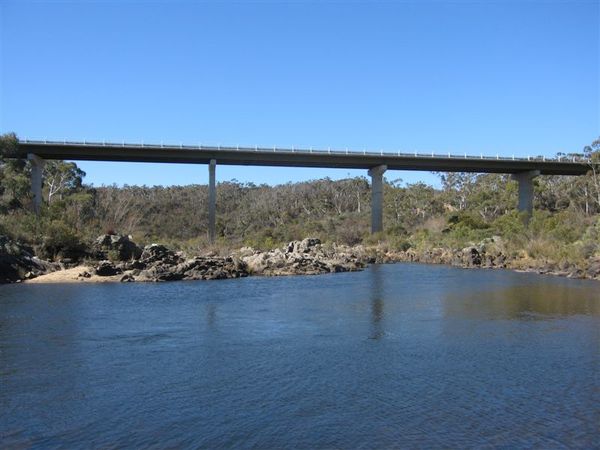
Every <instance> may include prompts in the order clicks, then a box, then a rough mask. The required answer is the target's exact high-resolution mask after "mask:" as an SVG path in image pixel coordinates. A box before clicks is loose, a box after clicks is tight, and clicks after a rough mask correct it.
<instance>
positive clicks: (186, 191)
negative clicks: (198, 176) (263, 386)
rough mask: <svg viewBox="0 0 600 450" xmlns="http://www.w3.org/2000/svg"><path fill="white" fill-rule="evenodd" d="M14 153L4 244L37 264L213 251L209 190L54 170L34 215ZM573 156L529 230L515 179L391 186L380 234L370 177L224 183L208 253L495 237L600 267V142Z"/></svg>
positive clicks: (447, 179) (403, 246) (5, 147)
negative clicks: (158, 251)
mask: <svg viewBox="0 0 600 450" xmlns="http://www.w3.org/2000/svg"><path fill="white" fill-rule="evenodd" d="M17 145H18V139H17V137H16V136H15V135H14V134H6V135H3V136H1V137H0V147H1V158H0V234H1V235H7V236H8V237H10V238H12V239H15V240H18V241H21V242H23V243H25V244H27V245H29V246H31V247H32V248H33V249H34V250H35V252H36V254H37V255H38V256H39V257H41V258H44V259H49V260H59V259H62V258H71V259H73V258H74V259H77V258H81V257H82V255H84V254H85V251H86V249H87V248H88V246H89V244H90V243H91V242H92V241H93V239H94V238H95V237H96V236H98V235H100V234H103V233H107V232H108V233H111V232H119V233H124V234H130V235H132V236H133V239H134V240H135V241H137V242H140V243H150V242H160V243H164V244H167V245H169V246H170V247H172V248H176V249H181V250H186V251H188V252H191V253H194V252H196V253H198V252H203V251H206V249H208V248H211V247H210V246H209V244H208V239H207V223H208V207H207V202H208V189H207V186H202V185H190V186H170V187H163V186H152V187H149V186H123V187H117V186H102V187H91V186H88V185H86V184H84V182H83V180H84V177H85V173H84V172H83V171H82V170H81V169H79V168H78V167H77V165H76V164H74V163H67V162H64V161H48V162H47V164H46V166H45V168H44V189H43V194H44V200H45V201H44V205H43V208H42V212H41V215H40V216H39V217H36V216H35V215H34V214H32V213H31V212H30V211H31V203H32V197H31V194H30V184H29V183H30V170H31V168H30V164H29V162H28V161H24V160H19V159H14V158H11V155H12V154H14V150H15V148H16V146H17ZM569 156H570V157H572V156H576V157H585V158H589V159H590V161H591V163H590V172H589V173H588V175H586V176H583V177H564V176H543V177H538V178H536V179H535V212H534V215H533V217H532V219H531V221H530V223H529V226H528V227H526V226H525V225H524V223H523V217H521V216H520V215H519V213H518V212H517V211H516V204H517V185H516V182H514V181H512V180H511V179H510V176H508V175H496V174H469V173H448V174H442V175H440V177H441V185H442V188H441V189H435V188H433V187H431V186H428V185H426V184H424V183H413V184H406V183H403V182H402V180H390V179H389V178H388V179H387V180H386V182H385V186H384V189H385V192H384V223H385V228H386V231H385V232H384V233H381V234H378V235H371V234H370V232H369V228H370V190H369V184H368V181H367V179H366V178H365V177H356V178H348V179H345V180H339V181H333V180H330V179H328V178H325V179H320V180H313V181H307V182H300V183H288V184H284V185H279V186H268V185H255V184H252V183H239V182H237V181H236V180H232V181H227V182H222V183H219V185H218V189H217V203H218V206H217V210H218V213H217V233H218V242H217V244H216V246H215V247H213V249H214V250H221V251H223V252H226V251H229V250H231V249H234V248H239V247H242V246H251V247H254V248H257V249H263V250H266V249H270V248H274V247H276V246H280V245H282V244H283V243H285V242H288V241H292V240H300V239H303V238H304V237H307V236H318V237H319V238H320V239H321V240H323V241H324V242H337V243H342V244H348V245H357V244H365V245H374V244H381V245H384V246H387V247H389V248H390V249H392V250H408V249H413V250H414V251H415V252H422V251H426V250H428V249H431V248H448V249H460V248H464V247H466V246H468V245H471V244H473V243H477V242H480V241H482V240H484V239H486V238H491V237H493V236H500V237H501V238H502V241H503V242H504V246H505V252H506V254H507V256H509V257H513V258H517V257H520V258H529V259H532V260H538V261H552V262H555V263H561V262H569V263H571V264H579V263H582V262H583V261H585V260H589V259H590V258H596V257H600V244H599V242H600V173H599V168H600V138H599V139H598V140H596V141H594V142H593V143H592V144H591V145H590V146H588V147H586V148H585V149H583V152H582V153H581V154H577V155H569Z"/></svg>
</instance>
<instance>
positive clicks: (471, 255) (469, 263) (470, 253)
mask: <svg viewBox="0 0 600 450" xmlns="http://www.w3.org/2000/svg"><path fill="white" fill-rule="evenodd" d="M462 262H463V265H465V266H466V267H475V266H477V267H479V266H481V254H480V253H479V250H478V249H477V247H467V248H463V249H462Z"/></svg>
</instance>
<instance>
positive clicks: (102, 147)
mask: <svg viewBox="0 0 600 450" xmlns="http://www.w3.org/2000/svg"><path fill="white" fill-rule="evenodd" d="M17 153H18V154H17V155H16V156H17V157H19V158H28V159H29V160H30V161H31V164H32V175H31V186H32V192H33V196H34V208H35V210H36V212H39V210H40V207H41V203H42V172H43V167H44V161H45V160H47V159H65V160H72V161H115V162H153V163H179V164H207V165H208V172H209V238H210V240H211V242H212V241H214V239H215V232H216V229H215V223H216V182H215V173H216V165H217V162H218V164H222V165H243V166H274V167H277V166H279V167H281V166H284V167H319V168H334V169H364V170H367V171H368V174H369V176H370V177H371V205H372V206H371V231H372V232H374V233H375V232H379V231H382V230H383V174H384V173H385V171H386V170H420V171H434V172H476V173H503V174H512V176H513V178H514V179H515V180H516V181H517V182H518V183H519V203H518V209H519V211H524V212H525V213H526V217H529V216H530V215H531V213H532V211H533V184H532V180H533V179H534V178H535V177H537V176H539V175H574V176H577V175H584V174H586V173H587V172H588V171H589V170H590V165H589V162H588V161H582V160H577V159H575V158H572V159H569V158H556V159H548V158H545V157H535V158H531V157H526V158H523V157H517V158H515V157H514V156H513V157H510V158H507V157H500V156H484V155H483V154H481V155H479V156H469V155H466V154H463V155H456V154H446V155H439V154H434V153H431V154H419V153H403V152H396V153H391V152H383V151H381V152H373V151H366V150H363V151H349V150H347V149H346V150H331V149H327V150H323V149H312V148H309V149H306V148H302V149H300V148H298V149H296V148H278V147H272V148H267V147H238V146H236V147H222V146H203V145H197V146H190V145H182V144H181V145H164V144H128V143H125V142H122V143H107V142H85V141H84V142H71V141H62V142H59V141H32V140H27V139H23V140H20V141H19V146H18V150H17Z"/></svg>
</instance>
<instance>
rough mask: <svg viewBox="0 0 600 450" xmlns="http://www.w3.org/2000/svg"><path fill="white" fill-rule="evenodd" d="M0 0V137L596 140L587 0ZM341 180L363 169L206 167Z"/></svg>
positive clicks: (127, 170)
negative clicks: (7, 134) (13, 134)
mask: <svg viewBox="0 0 600 450" xmlns="http://www.w3.org/2000/svg"><path fill="white" fill-rule="evenodd" d="M0 5H1V6H0V14H1V17H0V33H1V34H0V39H1V42H0V45H1V47H0V64H1V67H0V69H1V70H0V72H1V79H0V131H1V132H6V131H15V132H16V133H17V134H18V135H19V136H21V137H28V138H47V139H63V138H66V139H73V140H80V139H88V140H107V141H110V140H114V141H119V142H120V141H121V140H125V141H131V142H141V141H144V142H148V143H150V142H161V141H163V142H165V143H167V142H173V143H180V142H183V143H188V144H194V143H199V142H201V143H203V144H207V145H208V144H222V145H236V144H240V145H265V146H272V145H278V146H281V147H284V146H289V147H291V146H296V147H299V146H307V147H310V146H313V147H315V148H318V147H324V148H327V147H332V148H346V147H348V148H350V149H363V148H367V149H372V150H380V149H382V150H390V151H397V150H402V151H411V152H412V151H422V152H431V151H432V150H433V151H436V152H439V153H446V152H448V151H451V152H456V153H465V152H466V153H470V154H480V153H482V152H483V153H484V154H493V155H495V154H497V153H498V154H500V155H507V156H509V155H512V154H515V155H527V154H532V155H547V156H552V155H554V154H555V153H557V152H561V151H562V152H572V151H580V150H581V148H582V147H583V146H584V145H586V144H588V143H590V142H591V141H592V140H593V139H594V138H596V137H598V135H600V112H599V105H600V88H599V80H600V71H599V61H600V55H599V51H600V34H599V33H600V30H599V27H600V25H599V23H600V8H599V3H598V1H551V2H544V1H523V2H517V1H506V2H503V1H495V2H483V1H480V2H466V1H465V2H463V1H455V2H444V1H423V2H410V1H408V2H406V1H405V2H375V1H371V2H356V1H352V2H343V1H329V2H327V1H325V2H317V1H295V2H278V1H261V2H226V1H224V2H211V1H205V2H189V1H171V2H158V1H146V2H143V1H131V2H113V1H95V2H92V1H80V2H58V1H45V2H44V1H37V2H32V1H24V0H19V1H7V0H0ZM80 166H81V167H82V168H83V169H84V170H85V171H86V172H87V173H88V176H87V177H86V181H87V182H91V183H94V184H96V185H99V184H111V183H117V184H124V183H128V184H147V185H153V184H188V183H206V181H207V169H206V167H204V166H183V165H153V164H115V163H80ZM348 175H351V176H355V175H366V174H364V173H362V172H361V171H348V170H315V169H287V168H252V167H223V166H221V167H218V168H217V177H218V179H219V180H230V179H233V178H235V179H238V180H240V181H252V182H255V183H270V184H274V183H284V182H287V181H298V180H304V179H312V178H319V177H324V176H329V177H331V178H342V177H345V176H348ZM386 175H387V177H388V178H389V179H396V178H402V179H404V180H405V181H409V182H414V181H417V180H424V181H427V182H432V181H433V180H434V179H435V178H434V177H433V176H432V175H429V174H423V173H410V172H388V173H387V174H386Z"/></svg>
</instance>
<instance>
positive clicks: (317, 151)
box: [19, 139, 589, 163]
mask: <svg viewBox="0 0 600 450" xmlns="http://www.w3.org/2000/svg"><path fill="white" fill-rule="evenodd" d="M19 142H20V143H24V144H35V145H48V146H52V145H62V146H73V147H95V148H97V147H111V148H114V147H122V148H147V149H161V148H163V149H183V150H210V151H228V152H231V151H240V152H261V153H268V152H275V153H277V152H279V153H299V154H323V155H364V156H386V157H394V156H397V157H403V158H423V159H432V158H433V159H462V160H490V161H491V160H501V161H552V162H559V163H560V162H563V163H572V162H581V163H587V162H589V160H588V159H587V158H585V157H584V156H583V155H565V156H558V157H556V158H548V157H546V156H539V155H538V156H526V157H522V156H514V155H513V156H510V157H506V156H500V155H498V154H497V155H495V156H490V155H484V154H483V153H481V154H480V155H468V154H466V153H463V154H453V153H445V154H439V153H435V152H431V153H420V152H412V153H409V152H401V151H398V152H392V151H383V150H381V151H378V152H376V151H368V150H362V151H361V150H348V149H344V150H335V149H334V150H332V149H330V148H328V149H313V148H295V147H291V148H286V147H277V146H273V147H259V146H254V147H240V146H235V147H232V146H221V145H201V144H199V145H189V144H186V145H184V144H179V145H177V144H163V143H161V144H145V143H143V142H141V143H129V142H125V141H122V142H106V141H102V142H98V141H86V140H84V141H66V140H63V141H56V140H39V139H36V140H32V139H19Z"/></svg>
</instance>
